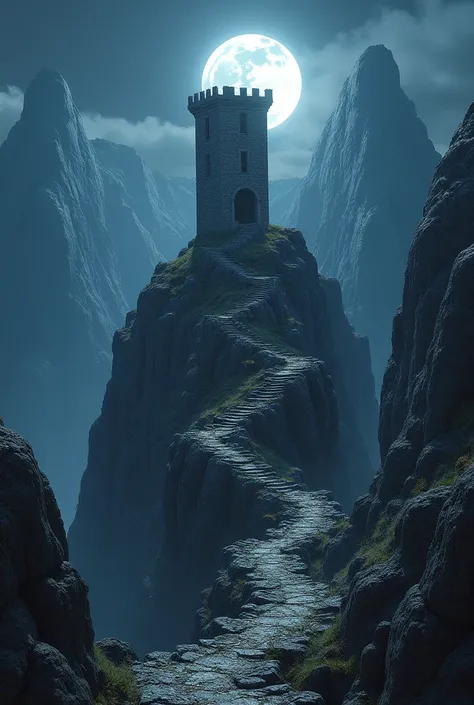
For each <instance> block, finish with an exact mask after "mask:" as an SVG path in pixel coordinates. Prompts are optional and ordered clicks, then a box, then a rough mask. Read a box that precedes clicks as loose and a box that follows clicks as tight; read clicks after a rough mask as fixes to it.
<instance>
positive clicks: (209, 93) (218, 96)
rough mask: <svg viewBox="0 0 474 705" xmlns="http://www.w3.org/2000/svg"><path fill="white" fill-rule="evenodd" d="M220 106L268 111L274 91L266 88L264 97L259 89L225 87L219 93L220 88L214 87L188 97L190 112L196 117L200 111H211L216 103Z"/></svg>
mask: <svg viewBox="0 0 474 705" xmlns="http://www.w3.org/2000/svg"><path fill="white" fill-rule="evenodd" d="M217 101H218V103H219V105H223V106H224V105H227V104H228V106H229V107H238V106H239V107H240V104H242V107H245V109H247V110H248V109H260V110H265V111H268V109H269V108H270V106H271V105H272V103H273V91H272V89H271V88H266V89H265V90H264V92H263V95H262V94H261V93H260V89H259V88H251V89H247V88H243V87H242V88H239V89H237V90H236V89H235V88H234V86H223V88H222V92H221V93H219V88H218V87H217V86H214V87H213V88H212V89H211V88H208V89H207V90H205V91H201V92H200V93H194V95H190V96H188V110H189V111H190V112H191V113H192V114H193V115H195V114H196V113H197V112H198V111H200V109H206V110H207V109H209V108H210V107H211V106H212V104H213V103H214V102H217Z"/></svg>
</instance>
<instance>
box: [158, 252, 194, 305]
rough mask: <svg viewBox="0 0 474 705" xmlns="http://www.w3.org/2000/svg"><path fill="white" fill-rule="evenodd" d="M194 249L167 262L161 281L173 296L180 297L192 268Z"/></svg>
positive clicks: (161, 273)
mask: <svg viewBox="0 0 474 705" xmlns="http://www.w3.org/2000/svg"><path fill="white" fill-rule="evenodd" d="M192 257H193V248H192V247H188V249H187V250H186V251H185V252H184V253H183V254H182V255H181V257H176V259H174V260H172V261H171V262H167V263H166V266H165V267H164V268H163V269H162V271H161V272H160V280H161V281H162V282H163V284H164V285H165V286H166V287H167V288H168V289H169V290H170V293H171V295H172V296H178V295H179V293H180V290H181V287H182V286H183V284H184V282H185V281H186V278H187V277H188V276H189V274H190V272H191V268H192Z"/></svg>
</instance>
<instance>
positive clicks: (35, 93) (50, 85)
mask: <svg viewBox="0 0 474 705" xmlns="http://www.w3.org/2000/svg"><path fill="white" fill-rule="evenodd" d="M74 113H75V107H74V102H73V100H72V96H71V91H70V90H69V86H68V84H67V83H66V81H65V80H64V77H63V75H62V74H61V73H60V72H59V71H57V70H56V69H50V68H44V69H41V71H39V73H38V74H37V75H36V76H35V78H34V79H33V80H32V81H31V83H30V84H29V86H28V88H27V89H26V91H25V99H24V104H23V113H22V118H23V119H27V120H28V119H29V118H34V120H35V121H38V120H41V121H42V122H48V123H50V124H51V123H52V124H53V125H57V123H58V122H61V123H64V120H65V119H66V120H67V119H68V118H69V117H72V116H73V115H74Z"/></svg>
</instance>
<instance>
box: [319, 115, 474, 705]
mask: <svg viewBox="0 0 474 705" xmlns="http://www.w3.org/2000/svg"><path fill="white" fill-rule="evenodd" d="M473 267H474V104H473V105H472V106H471V108H470V109H469V111H468V113H467V115H466V117H465V119H464V121H463V123H462V124H461V125H460V127H459V128H458V130H457V131H456V133H455V134H454V137H453V139H452V142H451V145H450V148H449V150H448V152H447V153H446V154H445V156H444V157H443V159H442V161H441V163H440V164H439V166H438V168H437V170H436V174H435V177H434V181H433V185H432V187H431V190H430V193H429V196H428V200H427V203H426V206H425V210H424V217H423V219H422V221H421V223H420V225H419V226H418V229H417V231H416V235H415V239H414V242H413V244H412V247H411V249H410V254H409V258H408V265H407V270H406V275H405V286H404V291H403V304H402V306H401V308H400V310H399V311H398V313H397V315H396V316H395V319H394V323H393V352H392V356H391V358H390V361H389V363H388V366H387V370H386V373H385V377H384V383H383V388H382V397H381V411H380V427H379V437H380V447H381V455H382V463H383V464H382V468H381V470H380V472H379V473H378V474H377V476H376V478H375V480H374V482H373V484H372V486H371V489H370V493H369V494H368V495H367V496H366V497H363V498H361V499H360V500H359V501H358V502H357V504H356V506H355V509H354V512H353V516H352V521H351V524H350V525H349V526H348V527H347V528H345V530H344V531H343V532H341V533H340V535H339V536H338V537H336V538H333V539H332V540H331V541H329V543H328V544H327V545H326V547H325V550H324V554H325V558H324V561H325V571H326V575H330V576H332V575H334V573H335V578H334V581H333V585H335V586H336V587H337V589H338V590H339V591H342V592H343V593H345V595H344V599H343V603H342V622H341V638H342V639H343V640H345V655H346V657H347V658H349V657H352V659H353V660H354V661H355V664H356V665H357V668H354V675H355V676H356V678H355V681H354V683H353V685H352V688H351V690H350V692H349V693H348V694H347V695H346V697H345V698H344V697H343V695H344V694H343V693H341V692H339V697H335V696H334V693H335V686H336V685H337V677H335V675H334V673H335V670H334V668H333V671H332V680H331V669H329V670H330V673H329V676H328V674H327V673H322V672H321V667H319V670H318V668H316V669H315V671H314V672H313V674H312V676H311V677H312V684H313V686H314V689H315V690H319V692H321V694H322V695H323V696H324V698H325V701H326V703H327V705H331V704H332V703H339V702H341V701H342V700H343V699H344V704H345V705H363V704H365V703H377V705H412V704H413V705H414V704H415V703H416V705H444V704H445V703H448V702H449V703H456V705H464V704H465V705H468V704H470V703H472V702H473V693H474V680H473V675H472V674H473V672H474V670H473V669H474V657H473V650H472V643H473V633H472V616H471V612H472V602H473V598H474V595H473V582H472V575H473V562H472V557H471V555H472V552H471V548H470V540H471V537H472V534H473V531H474V415H473V399H474V374H473V368H472V359H473V354H474V347H473V346H474V332H473V301H474V298H473V293H474V292H473V281H474V279H473V271H474V270H473ZM354 551H355V552H356V553H355V557H353V558H352V560H351V561H350V562H349V563H348V564H347V565H346V567H345V568H343V566H344V564H345V563H346V562H347V560H348V559H349V558H350V556H351V554H353V553H354ZM341 569H342V570H341ZM331 688H332V690H331Z"/></svg>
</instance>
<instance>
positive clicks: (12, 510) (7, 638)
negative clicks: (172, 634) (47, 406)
mask: <svg viewBox="0 0 474 705" xmlns="http://www.w3.org/2000/svg"><path fill="white" fill-rule="evenodd" d="M0 545H1V547H2V550H1V552H0V700H1V703H2V705H92V703H93V695H95V694H96V693H97V684H98V671H97V665H96V663H95V660H94V655H93V651H92V645H93V637H94V633H93V631H92V624H91V620H90V615H89V604H88V600H87V588H86V586H85V584H84V582H83V581H82V580H81V578H80V576H79V575H78V573H77V572H76V571H75V570H74V569H73V568H72V567H71V565H70V564H69V563H68V562H67V557H68V547H67V543H66V537H65V533H64V527H63V524H62V521H61V518H60V515H59V510H58V507H57V505H56V501H55V499H54V495H53V493H52V491H51V487H50V485H49V483H48V481H47V479H46V477H45V476H44V475H43V474H42V473H41V471H40V470H39V468H38V465H37V463H36V461H35V458H34V456H33V452H32V450H31V448H30V446H29V445H28V444H27V443H25V441H24V440H23V439H22V438H20V436H18V435H16V434H14V433H12V432H11V431H9V430H8V429H6V428H5V427H4V426H0Z"/></svg>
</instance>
